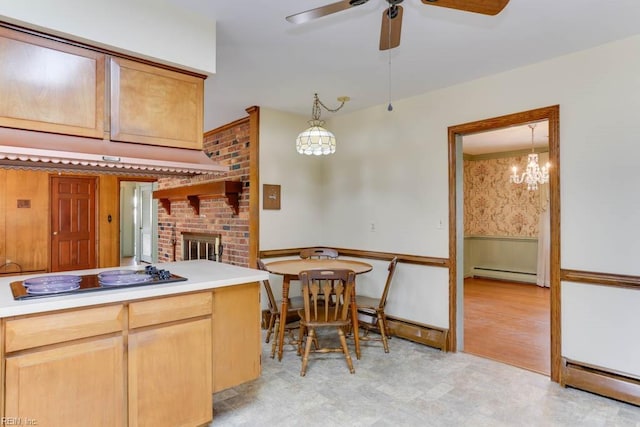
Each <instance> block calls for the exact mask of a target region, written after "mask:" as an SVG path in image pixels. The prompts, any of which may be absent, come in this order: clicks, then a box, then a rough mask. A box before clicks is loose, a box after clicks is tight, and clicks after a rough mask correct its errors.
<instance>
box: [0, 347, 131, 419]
mask: <svg viewBox="0 0 640 427" xmlns="http://www.w3.org/2000/svg"><path fill="white" fill-rule="evenodd" d="M123 355H124V346H123V338H122V336H116V337H108V338H96V339H93V340H90V341H85V342H81V343H76V344H67V345H62V346H59V347H54V348H46V349H43V350H35V351H32V352H30V353H25V354H20V355H16V356H9V357H7V359H6V365H5V369H6V375H5V381H6V386H5V419H9V420H11V419H14V417H16V418H15V419H17V420H20V421H21V423H20V425H38V426H69V427H71V426H78V427H84V426H88V425H91V426H105V427H109V426H124V425H126V416H125V411H124V402H125V388H124V384H123V375H122V372H123V368H124V365H123Z"/></svg>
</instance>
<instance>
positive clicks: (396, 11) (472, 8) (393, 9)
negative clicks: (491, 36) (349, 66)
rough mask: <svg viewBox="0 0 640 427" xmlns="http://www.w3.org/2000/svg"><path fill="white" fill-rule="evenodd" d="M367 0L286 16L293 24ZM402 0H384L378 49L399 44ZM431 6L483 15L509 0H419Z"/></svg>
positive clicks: (347, 0)
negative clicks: (385, 4)
mask: <svg viewBox="0 0 640 427" xmlns="http://www.w3.org/2000/svg"><path fill="white" fill-rule="evenodd" d="M368 1H369V0H342V1H339V2H335V3H331V4H327V5H325V6H321V7H317V8H315V9H310V10H306V11H304V12H300V13H296V14H295V15H290V16H287V17H286V20H287V21H289V22H291V23H293V24H301V23H303V22H307V21H311V20H312V19H316V18H320V17H322V16H326V15H331V14H332V13H336V12H340V11H342V10H345V9H349V8H351V7H355V6H360V5H363V4H365V3H366V2H368ZM402 1H403V0H386V2H387V3H388V4H389V7H388V8H387V9H385V10H384V11H383V12H382V25H381V28H380V50H387V49H393V48H394V47H398V46H399V45H400V30H401V28H402V13H403V9H402V6H400V3H402ZM421 1H422V3H424V4H427V5H432V6H441V7H447V8H450V9H458V10H463V11H466V12H474V13H481V14H483V15H497V14H498V13H500V11H502V9H504V7H505V6H506V5H507V3H509V0H421Z"/></svg>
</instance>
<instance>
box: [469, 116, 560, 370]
mask: <svg viewBox="0 0 640 427" xmlns="http://www.w3.org/2000/svg"><path fill="white" fill-rule="evenodd" d="M547 135H548V121H546V120H545V121H541V122H536V123H527V124H524V125H514V126H510V127H507V128H501V129H497V130H491V131H487V132H480V133H475V134H465V135H463V136H462V149H463V156H464V157H463V165H464V166H463V193H464V197H463V209H462V211H463V214H462V215H463V224H464V236H463V254H464V255H463V257H462V258H463V262H462V265H463V269H464V294H463V295H464V351H465V352H466V353H470V354H474V355H476V356H480V357H484V358H489V359H492V360H496V361H498V362H502V363H507V364H510V365H513V366H517V367H520V368H524V369H528V370H531V371H534V372H538V373H541V374H543V375H547V376H548V375H549V373H550V368H549V359H550V349H549V344H550V343H549V336H550V332H549V317H550V316H549V304H550V295H549V289H548V286H549V274H548V268H549V256H550V255H549V251H548V248H547V246H546V245H545V243H548V241H549V239H548V235H547V233H548V229H549V228H548V225H547V224H546V223H547V222H548V210H547V209H548V200H549V198H548V194H549V191H548V190H549V185H548V184H546V183H545V184H542V183H541V184H535V185H533V184H532V185H531V188H528V187H529V185H527V183H526V182H522V181H520V182H519V183H517V184H516V183H513V182H512V179H513V178H512V174H513V173H512V168H514V167H515V168H517V171H518V174H517V175H516V176H517V177H518V178H520V177H522V171H524V170H526V167H527V161H528V157H529V155H530V154H532V153H535V156H538V164H539V165H540V167H542V168H545V165H546V164H547V163H548V151H549V148H548V147H549V144H548V136H547ZM536 285H537V286H536ZM544 286H546V287H544Z"/></svg>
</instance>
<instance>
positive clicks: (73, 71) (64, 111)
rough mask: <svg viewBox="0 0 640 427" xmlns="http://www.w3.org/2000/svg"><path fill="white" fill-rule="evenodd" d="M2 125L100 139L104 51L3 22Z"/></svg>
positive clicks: (0, 64)
mask: <svg viewBox="0 0 640 427" xmlns="http://www.w3.org/2000/svg"><path fill="white" fill-rule="evenodd" d="M0 58H1V60H0V94H1V96H0V126H5V127H11V128H19V129H28V130H36V131H43V132H53V133H61V134H68V135H76V136H85V137H93V138H102V137H103V131H104V101H105V62H104V61H105V55H104V54H102V53H99V52H95V51H92V50H90V49H84V48H81V47H78V46H73V45H71V44H66V43H62V42H59V41H56V40H51V39H48V38H45V37H38V36H35V35H32V34H26V33H23V32H20V31H14V30H10V29H7V28H1V27H0Z"/></svg>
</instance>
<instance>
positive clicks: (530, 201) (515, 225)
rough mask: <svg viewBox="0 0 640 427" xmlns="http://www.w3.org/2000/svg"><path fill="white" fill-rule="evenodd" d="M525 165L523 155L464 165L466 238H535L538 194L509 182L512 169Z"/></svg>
mask: <svg viewBox="0 0 640 427" xmlns="http://www.w3.org/2000/svg"><path fill="white" fill-rule="evenodd" d="M526 164H527V156H526V155H523V156H518V157H509V158H500V159H488V160H465V161H464V232H465V235H466V236H469V235H474V236H512V237H537V236H538V217H539V207H540V199H539V198H540V191H539V190H536V191H529V190H527V185H526V184H512V183H510V182H509V176H510V175H511V168H512V167H513V166H514V165H515V166H518V171H523V170H524V169H525V167H526Z"/></svg>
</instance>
